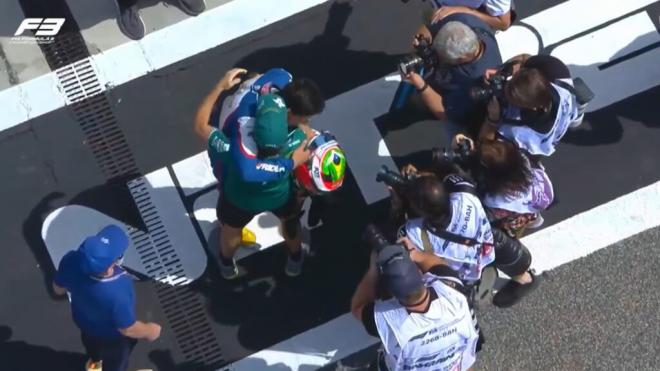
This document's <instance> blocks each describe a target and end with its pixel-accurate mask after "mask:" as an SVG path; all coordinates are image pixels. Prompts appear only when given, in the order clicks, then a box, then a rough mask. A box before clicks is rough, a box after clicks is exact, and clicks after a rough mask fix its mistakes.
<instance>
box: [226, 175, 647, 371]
mask: <svg viewBox="0 0 660 371" xmlns="http://www.w3.org/2000/svg"><path fill="white" fill-rule="evenodd" d="M658 226H660V182H657V183H654V184H652V185H650V186H647V187H644V188H641V189H639V190H637V191H634V192H632V193H629V194H627V195H625V196H622V197H619V198H617V199H615V200H612V201H610V202H608V203H606V204H603V205H600V206H597V207H595V208H593V209H591V210H588V211H585V212H583V213H581V214H578V215H576V216H573V217H571V218H568V219H566V220H564V221H562V222H560V223H558V224H555V225H553V226H550V227H548V228H546V229H543V230H541V231H539V232H536V233H534V234H531V235H529V236H527V237H525V238H523V242H524V243H525V244H526V245H527V246H528V247H529V248H530V250H531V252H532V256H533V262H532V266H533V267H534V268H535V269H536V270H537V271H539V272H542V271H547V270H551V269H554V268H556V267H558V266H560V265H563V264H566V263H569V262H571V261H573V260H576V259H579V258H581V257H584V256H587V255H589V254H591V253H593V252H595V251H598V250H599V249H602V248H604V247H607V246H611V245H612V244H615V243H616V242H618V241H621V240H623V239H626V238H628V237H631V236H633V235H635V234H637V233H641V232H643V231H645V230H648V229H650V228H655V227H658ZM541 290H543V288H541ZM378 341H379V340H378V339H376V338H373V337H370V336H369V335H367V334H366V332H365V331H364V329H363V328H362V325H361V324H360V323H359V322H358V321H357V320H355V319H354V318H353V316H352V315H351V314H350V313H347V314H344V315H342V316H340V317H338V318H336V319H334V320H332V321H329V322H326V323H324V324H322V325H320V326H318V327H316V328H313V329H311V330H308V331H306V332H304V333H302V334H299V335H296V336H294V337H292V338H290V339H287V340H285V341H283V342H281V343H279V344H276V345H274V346H272V347H271V348H268V349H265V350H262V351H259V352H257V353H254V354H252V355H250V356H248V357H246V358H244V359H241V360H239V361H237V362H235V363H233V364H231V365H230V366H228V367H226V368H223V369H222V370H223V371H243V370H245V371H247V370H255V369H256V368H255V366H258V365H261V366H262V367H263V365H264V363H265V364H266V365H268V366H276V367H279V368H281V369H286V370H291V371H300V370H312V369H317V368H320V367H323V366H326V365H329V364H331V363H334V362H337V361H339V360H341V359H343V358H346V357H347V356H350V355H351V354H355V353H357V352H359V351H361V350H364V349H365V348H367V347H369V346H371V345H373V344H376V343H377V342H378Z"/></svg>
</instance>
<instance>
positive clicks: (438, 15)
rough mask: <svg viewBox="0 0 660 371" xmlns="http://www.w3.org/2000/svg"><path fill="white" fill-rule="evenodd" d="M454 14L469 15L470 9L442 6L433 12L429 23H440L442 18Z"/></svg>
mask: <svg viewBox="0 0 660 371" xmlns="http://www.w3.org/2000/svg"><path fill="white" fill-rule="evenodd" d="M454 13H470V9H469V8H466V7H464V6H442V7H441V8H440V9H438V10H436V11H435V14H433V18H432V19H431V23H436V22H440V21H441V20H442V19H443V18H445V17H446V16H448V15H451V14H454Z"/></svg>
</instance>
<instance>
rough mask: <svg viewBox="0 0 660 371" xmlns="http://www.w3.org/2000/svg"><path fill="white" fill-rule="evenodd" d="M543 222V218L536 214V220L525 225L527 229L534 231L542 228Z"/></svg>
mask: <svg viewBox="0 0 660 371" xmlns="http://www.w3.org/2000/svg"><path fill="white" fill-rule="evenodd" d="M543 222H544V220H543V216H542V215H541V214H537V215H536V219H535V220H534V221H533V222H531V223H529V224H527V228H529V229H536V228H538V227H540V226H542V225H543Z"/></svg>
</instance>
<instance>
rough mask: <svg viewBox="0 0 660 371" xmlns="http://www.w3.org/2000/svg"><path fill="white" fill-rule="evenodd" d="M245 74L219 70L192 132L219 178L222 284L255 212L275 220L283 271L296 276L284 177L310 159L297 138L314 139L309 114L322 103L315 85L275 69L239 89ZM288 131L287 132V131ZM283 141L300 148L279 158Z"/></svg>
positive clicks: (296, 248)
mask: <svg viewBox="0 0 660 371" xmlns="http://www.w3.org/2000/svg"><path fill="white" fill-rule="evenodd" d="M245 72H246V71H245V70H241V69H233V70H230V71H229V72H227V74H226V75H225V77H224V78H223V79H222V80H221V81H220V83H218V85H217V86H216V88H215V89H214V90H213V91H212V92H211V93H209V95H208V96H207V97H206V98H205V100H204V101H203V102H202V104H201V105H200V108H199V109H198V112H197V116H196V120H195V130H196V132H197V133H198V135H199V136H200V137H202V138H203V139H206V140H207V141H208V152H209V156H210V159H211V164H212V166H213V169H214V175H215V176H216V178H218V180H219V187H220V197H219V199H218V206H217V210H216V211H217V214H218V220H219V221H220V222H221V233H220V250H221V251H220V271H221V274H222V276H223V277H224V278H225V279H234V278H236V277H238V267H237V266H236V263H235V262H234V259H233V256H234V254H235V252H236V250H237V249H238V248H239V247H240V245H241V243H242V240H243V238H242V231H243V229H244V227H245V226H246V225H247V224H248V223H249V222H250V220H251V219H252V218H253V217H254V216H255V215H257V214H259V213H261V212H263V211H272V212H273V213H274V214H275V215H276V216H278V217H279V218H280V221H281V223H282V232H283V235H284V239H285V245H286V247H287V248H288V250H289V256H288V258H287V264H286V268H285V272H286V274H287V275H289V276H297V275H299V274H300V273H301V271H302V263H303V258H304V253H303V252H302V249H301V243H302V241H301V233H300V231H301V227H300V222H299V220H298V219H299V215H300V208H301V202H300V199H299V198H298V197H297V195H296V193H295V192H294V189H293V183H292V176H291V175H292V171H293V169H295V168H296V167H298V166H299V165H300V164H302V163H305V162H306V161H307V160H308V159H309V157H310V151H309V150H308V149H306V146H305V144H306V140H305V134H308V137H311V136H312V135H314V133H313V131H312V130H311V129H309V117H310V116H312V115H314V114H316V113H319V112H320V111H322V110H323V107H324V100H323V97H322V96H321V93H320V91H319V89H318V87H317V86H316V85H315V84H313V83H312V82H310V81H308V80H295V81H292V80H291V75H290V74H289V73H288V72H286V71H284V70H282V69H273V70H269V71H268V72H266V73H265V74H263V75H257V76H252V77H251V78H249V79H248V80H247V81H245V82H243V83H242V84H240V75H242V74H245ZM239 84H240V85H239ZM236 86H238V89H235V87H236ZM234 89H235V90H234ZM273 92H275V93H276V94H273ZM215 126H217V127H218V128H216V127H215ZM296 126H297V127H298V129H297V130H295V127H296ZM220 129H221V130H220ZM290 129H294V130H293V131H292V132H291V133H289V130H290ZM292 137H293V138H292ZM291 143H298V144H300V145H299V146H298V148H297V149H295V150H294V151H292V154H291V156H290V157H289V156H283V155H282V153H283V152H284V151H286V150H287V147H288V146H289V145H290V144H291Z"/></svg>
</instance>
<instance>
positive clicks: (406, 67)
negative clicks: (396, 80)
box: [399, 35, 438, 76]
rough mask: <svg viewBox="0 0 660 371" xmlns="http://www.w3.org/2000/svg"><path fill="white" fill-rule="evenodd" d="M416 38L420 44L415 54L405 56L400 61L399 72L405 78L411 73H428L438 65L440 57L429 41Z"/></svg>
mask: <svg viewBox="0 0 660 371" xmlns="http://www.w3.org/2000/svg"><path fill="white" fill-rule="evenodd" d="M415 38H416V39H417V42H418V43H417V46H416V47H415V52H414V53H411V54H408V55H405V56H404V57H403V58H401V60H399V72H401V74H402V75H403V76H406V75H408V74H409V73H411V72H417V73H421V72H422V70H424V71H428V70H430V69H432V68H434V67H435V66H436V65H437V64H438V63H437V62H438V57H437V56H436V54H435V51H434V50H433V48H432V47H431V44H430V43H429V41H428V40H426V39H425V38H423V37H420V36H419V35H418V36H416V37H415Z"/></svg>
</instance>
